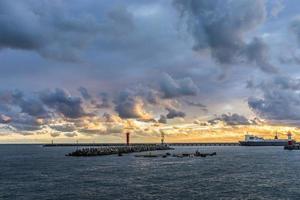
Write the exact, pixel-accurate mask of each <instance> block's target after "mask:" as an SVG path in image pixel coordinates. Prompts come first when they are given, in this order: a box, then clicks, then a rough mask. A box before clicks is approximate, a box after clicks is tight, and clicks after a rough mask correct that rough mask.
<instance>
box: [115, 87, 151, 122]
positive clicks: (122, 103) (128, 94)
mask: <svg viewBox="0 0 300 200" xmlns="http://www.w3.org/2000/svg"><path fill="white" fill-rule="evenodd" d="M114 103H115V105H116V106H115V111H116V112H117V113H118V114H119V116H120V117H121V118H140V119H145V118H149V114H147V113H146V112H145V110H144V102H143V100H142V99H141V98H140V97H138V96H135V94H134V93H133V92H132V91H130V90H125V91H122V92H120V93H119V95H118V97H117V98H116V99H115V101H114Z"/></svg>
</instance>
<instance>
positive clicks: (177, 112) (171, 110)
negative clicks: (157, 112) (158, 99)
mask: <svg viewBox="0 0 300 200" xmlns="http://www.w3.org/2000/svg"><path fill="white" fill-rule="evenodd" d="M166 110H167V111H168V114H167V118H168V119H173V118H176V117H181V118H184V117H185V116H186V114H185V113H184V112H182V111H180V110H178V109H175V108H171V107H168V108H166Z"/></svg>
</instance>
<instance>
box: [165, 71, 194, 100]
mask: <svg viewBox="0 0 300 200" xmlns="http://www.w3.org/2000/svg"><path fill="white" fill-rule="evenodd" d="M160 90H161V92H162V93H163V97H164V98H174V97H180V96H195V95H196V94H197V91H198V87H197V86H196V84H195V83H194V82H193V80H192V79H191V78H189V77H186V78H183V79H178V80H175V79H173V78H172V77H171V76H170V75H169V74H166V73H164V74H163V77H162V79H161V81H160Z"/></svg>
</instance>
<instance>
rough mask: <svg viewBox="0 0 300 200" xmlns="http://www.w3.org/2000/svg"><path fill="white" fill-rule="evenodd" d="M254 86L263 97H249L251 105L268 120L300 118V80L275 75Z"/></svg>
mask: <svg viewBox="0 0 300 200" xmlns="http://www.w3.org/2000/svg"><path fill="white" fill-rule="evenodd" d="M254 88H256V89H257V90H259V91H260V92H262V97H260V98H259V97H251V98H249V99H248V105H249V107H250V108H251V109H252V110H253V111H254V112H255V113H256V114H257V115H258V116H260V117H262V118H265V119H268V120H300V106H299V105H300V93H299V92H300V80H299V79H293V78H291V77H288V76H280V77H275V78H273V79H271V80H268V81H263V82H262V83H260V84H257V85H256V86H255V87H254Z"/></svg>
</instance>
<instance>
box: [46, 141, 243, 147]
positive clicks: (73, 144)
mask: <svg viewBox="0 0 300 200" xmlns="http://www.w3.org/2000/svg"><path fill="white" fill-rule="evenodd" d="M131 145H133V146H144V145H148V146H155V145H159V144H154V143H132V144H131ZM168 145H169V146H239V145H240V144H239V143H237V142H219V143H218V142H198V143H168ZM43 146H44V147H81V146H83V147H124V146H127V144H124V143H51V144H44V145H43Z"/></svg>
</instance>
